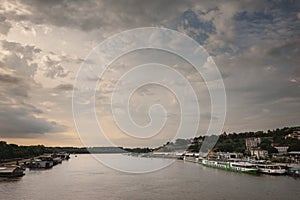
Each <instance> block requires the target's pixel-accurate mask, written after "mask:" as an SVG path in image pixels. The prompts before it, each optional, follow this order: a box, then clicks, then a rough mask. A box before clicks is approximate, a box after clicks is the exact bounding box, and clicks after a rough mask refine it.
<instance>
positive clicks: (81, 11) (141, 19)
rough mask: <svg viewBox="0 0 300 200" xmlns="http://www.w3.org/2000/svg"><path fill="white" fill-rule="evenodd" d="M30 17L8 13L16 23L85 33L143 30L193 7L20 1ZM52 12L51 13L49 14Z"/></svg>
mask: <svg viewBox="0 0 300 200" xmlns="http://www.w3.org/2000/svg"><path fill="white" fill-rule="evenodd" d="M20 2H21V3H22V4H26V9H29V11H30V14H26V13H22V14H16V13H15V12H12V11H10V12H7V13H6V15H7V16H9V17H10V18H12V19H13V20H16V21H22V20H27V21H31V22H33V23H35V24H53V25H55V26H60V27H73V28H79V29H81V30H84V31H89V30H93V29H101V28H103V27H106V28H108V29H109V27H115V28H117V27H120V26H121V27H126V28H129V27H128V26H131V27H133V26H134V27H140V26H150V25H153V24H156V25H157V24H164V22H165V21H166V20H167V19H170V16H171V18H172V17H175V16H176V15H177V14H178V13H179V12H182V11H184V10H186V9H187V8H188V7H190V6H189V5H190V3H189V2H188V1H180V0H163V1H161V0H155V1H147V0H143V1H136V0H127V1H92V0H86V1H72V2H70V1H39V0H28V1H20ZM49 10H51V12H49ZM31 13H34V14H31Z"/></svg>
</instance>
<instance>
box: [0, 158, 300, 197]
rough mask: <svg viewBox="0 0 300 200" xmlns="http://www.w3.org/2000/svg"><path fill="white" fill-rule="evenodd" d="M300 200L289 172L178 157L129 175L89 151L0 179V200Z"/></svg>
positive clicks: (299, 189) (299, 182)
mask: <svg viewBox="0 0 300 200" xmlns="http://www.w3.org/2000/svg"><path fill="white" fill-rule="evenodd" d="M102 156H103V157H105V159H107V160H109V159H111V160H115V161H118V160H121V161H122V163H124V164H126V162H128V163H129V162H131V163H132V162H133V161H132V160H139V159H148V161H149V162H161V163H164V162H169V161H166V160H167V159H157V158H155V159H150V158H137V157H136V158H131V156H125V155H116V154H115V155H109V154H107V155H102ZM128 163H127V164H128ZM299 198H300V179H294V178H292V177H288V176H268V175H259V176H254V175H247V174H239V173H234V172H228V171H223V170H218V169H212V168H207V167H204V166H202V165H200V164H195V163H189V162H183V161H176V162H174V163H173V164H172V165H170V166H168V167H166V168H164V169H161V170H158V171H156V172H151V173H143V174H130V173H124V172H120V171H116V170H113V169H111V168H109V167H106V166H104V165H102V164H100V163H99V162H98V161H97V160H95V159H94V158H93V157H92V156H91V155H78V157H74V156H72V157H71V159H70V160H69V161H64V162H63V163H62V164H60V165H57V166H55V167H53V168H52V169H49V170H26V175H25V176H24V177H22V178H20V179H17V180H9V181H7V180H1V181H0V199H1V200H2V199H3V200H15V199H20V200H22V199H24V200H41V199H43V200H50V199H51V200H52V199H55V200H57V199H66V200H70V199H87V200H89V199H103V200H106V199H108V200H109V199H155V200H158V199H203V200H206V199H220V200H224V199H228V200H235V199H247V200H248V199H259V200H276V199H280V200H286V199H288V200H292V199H297V200H298V199H299Z"/></svg>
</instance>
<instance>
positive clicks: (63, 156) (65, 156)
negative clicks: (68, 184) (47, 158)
mask: <svg viewBox="0 0 300 200" xmlns="http://www.w3.org/2000/svg"><path fill="white" fill-rule="evenodd" d="M51 157H52V158H61V159H62V160H69V159H70V154H69V153H65V152H61V153H57V154H56V153H55V154H52V155H51Z"/></svg>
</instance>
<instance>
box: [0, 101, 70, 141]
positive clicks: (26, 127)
mask: <svg viewBox="0 0 300 200" xmlns="http://www.w3.org/2000/svg"><path fill="white" fill-rule="evenodd" d="M35 110H36V109H35ZM33 111H34V110H33V109H31V108H30V107H23V108H20V107H19V106H16V107H14V106H5V107H3V106H1V110H0V122H1V123H0V137H6V138H15V137H18V138H28V137H36V136H37V134H43V133H52V132H62V131H65V130H66V127H64V126H62V125H59V124H57V122H54V121H49V120H47V119H45V118H39V117H36V116H35V115H34V114H36V112H33Z"/></svg>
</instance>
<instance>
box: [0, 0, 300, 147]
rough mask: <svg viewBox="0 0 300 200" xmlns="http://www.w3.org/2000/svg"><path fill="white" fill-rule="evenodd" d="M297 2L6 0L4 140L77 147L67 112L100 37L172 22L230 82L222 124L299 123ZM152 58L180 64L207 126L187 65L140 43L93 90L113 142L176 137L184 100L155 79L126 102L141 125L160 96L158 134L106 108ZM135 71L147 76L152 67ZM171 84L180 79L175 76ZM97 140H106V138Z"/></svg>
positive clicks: (2, 15) (2, 24)
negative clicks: (145, 135)
mask: <svg viewBox="0 0 300 200" xmlns="http://www.w3.org/2000/svg"><path fill="white" fill-rule="evenodd" d="M299 10H300V2H299V1H296V0H295V1H292V0H286V1H279V0H278V1H261V0H257V1H253V0H245V1H241V2H240V1H226V2H219V1H214V0H208V1H206V0H205V1H179V0H178V1H177V0H154V1H146V0H145V1H143V0H126V1H115V0H113V1H111V0H109V1H93V0H85V1H77V0H73V1H71V0H70V1H68V0H52V1H39V0H25V1H21V0H19V1H18V0H7V1H6V0H3V1H1V3H0V43H1V44H0V45H1V46H0V48H1V54H0V107H1V108H0V139H1V140H5V141H8V142H12V143H17V144H44V145H62V146H68V145H74V146H82V143H81V140H80V139H79V138H80V137H79V135H78V133H77V131H76V127H75V123H74V120H73V114H72V92H73V86H74V81H75V80H76V75H77V72H78V70H79V69H80V66H81V64H82V63H83V62H84V61H85V58H86V57H87V55H88V54H89V53H90V52H91V51H92V50H93V48H95V47H96V46H97V45H98V44H99V43H101V42H102V41H104V40H105V39H107V38H108V37H109V36H111V35H114V34H117V33H120V32H122V31H125V30H128V29H133V28H140V27H165V28H169V29H172V30H176V31H179V32H181V33H184V34H186V35H188V36H190V37H191V38H193V39H194V40H196V41H197V42H198V43H199V44H201V45H202V46H203V47H204V48H205V49H206V51H207V52H208V54H209V55H210V56H211V58H212V59H213V60H214V62H215V64H216V65H217V66H218V69H219V70H220V73H221V75H222V77H223V81H224V85H225V89H226V95H227V115H226V121H225V125H224V128H223V131H227V132H240V131H251V130H252V131H255V130H268V129H273V128H278V127H283V126H294V125H299V117H300V92H299V90H300V56H299V55H300V11H299ZM154 61H155V62H158V63H163V64H165V65H168V66H170V67H171V68H173V69H176V70H177V71H178V72H179V73H181V74H182V75H184V76H185V77H187V79H188V80H189V81H190V82H191V84H192V86H193V88H195V92H196V95H197V97H198V98H199V107H200V111H201V120H200V123H199V129H198V132H197V134H198V135H199V134H202V133H205V131H206V130H207V124H208V120H209V119H210V118H211V114H210V109H208V107H209V105H210V101H209V93H208V91H207V90H205V86H203V84H202V83H203V81H202V80H201V77H194V76H195V70H194V69H193V67H192V66H190V65H189V63H187V62H186V61H184V60H182V59H181V58H179V57H178V56H174V55H171V54H170V53H166V52H161V51H154V50H152V51H150V50H149V51H148V50H143V51H141V52H133V53H130V54H128V55H126V56H123V57H121V58H119V59H117V60H115V61H114V62H113V63H112V64H111V66H109V68H108V70H107V71H106V72H105V74H104V75H103V77H101V79H100V80H99V84H98V86H97V89H96V95H95V97H96V101H95V106H96V111H97V117H98V121H99V123H100V124H102V125H101V126H102V128H103V129H104V130H105V132H106V134H107V135H106V137H108V138H110V140H113V141H114V142H113V143H114V144H116V145H122V146H143V145H148V146H155V145H159V144H162V143H164V142H166V141H168V140H170V139H172V138H173V137H174V132H176V128H178V124H179V121H180V108H178V106H179V105H178V102H177V101H176V95H174V94H173V93H172V92H170V91H169V90H168V89H166V88H163V87H161V86H158V85H155V86H153V85H152V86H151V85H148V86H147V85H145V86H143V87H140V88H138V89H137V90H136V93H135V94H133V96H132V98H131V100H130V108H132V109H130V110H131V111H132V113H131V115H132V118H133V120H134V121H135V122H136V123H137V124H139V125H145V124H147V123H149V115H148V114H147V113H148V110H149V107H151V105H153V104H161V105H162V106H164V108H165V109H166V111H167V113H168V114H167V115H166V116H164V117H167V123H166V124H165V126H164V128H163V130H162V131H161V134H158V135H156V136H154V137H151V141H150V142H149V140H141V141H140V140H137V139H136V138H132V137H129V135H126V134H124V133H123V132H122V131H120V130H119V129H118V126H117V125H116V124H114V121H113V117H112V115H111V114H112V112H111V109H110V108H111V105H110V101H109V99H110V97H111V94H112V91H113V90H114V87H115V85H116V83H117V81H118V80H119V79H120V77H122V74H124V73H125V72H126V71H128V70H130V69H132V67H134V66H137V65H140V64H143V63H152V62H154ZM141 76H142V77H143V76H144V77H145V78H146V77H149V76H151V72H149V73H147V74H144V75H141ZM97 77H98V75H96V76H95V77H90V78H91V79H94V78H97ZM173 84H174V85H176V84H180V83H178V82H176V80H174V82H173ZM75 89H76V88H75ZM190 123H191V124H193V123H195V121H194V120H193V119H191V120H190ZM89 131H90V130H89V129H88V127H87V132H89ZM85 136H86V135H85ZM191 136H193V135H190V134H189V133H187V134H186V137H191ZM95 144H98V145H107V143H105V142H102V141H98V142H97V143H95Z"/></svg>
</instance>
